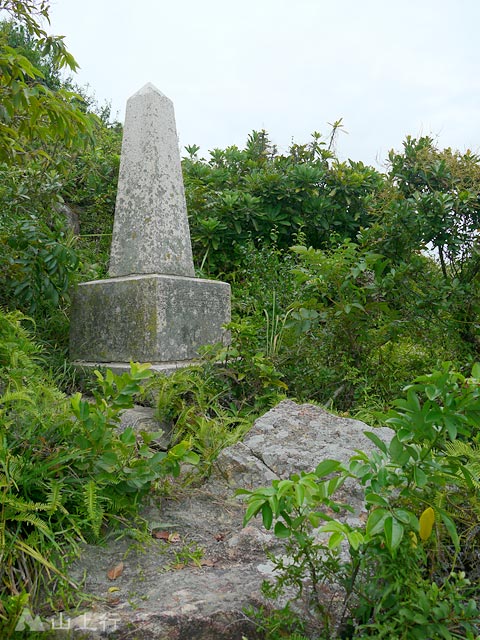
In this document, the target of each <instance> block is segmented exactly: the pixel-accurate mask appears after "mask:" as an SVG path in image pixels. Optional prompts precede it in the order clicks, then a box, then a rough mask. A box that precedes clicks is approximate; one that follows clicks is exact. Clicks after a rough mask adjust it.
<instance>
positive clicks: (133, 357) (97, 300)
mask: <svg viewBox="0 0 480 640" xmlns="http://www.w3.org/2000/svg"><path fill="white" fill-rule="evenodd" d="M229 321H230V285H228V284H227V283H225V282H219V281H216V280H200V279H198V278H189V277H184V276H170V275H157V274H151V275H141V276H138V275H135V276H123V277H119V278H109V279H106V280H95V281H92V282H85V283H82V284H80V285H78V287H77V288H76V290H75V292H74V295H73V298H72V310H71V332H70V354H71V358H72V360H74V363H75V364H79V365H81V366H88V363H96V364H101V363H116V364H117V366H121V367H123V364H124V363H125V364H128V363H129V362H130V361H134V362H151V363H152V364H153V365H157V366H160V368H161V365H162V363H165V364H167V363H170V367H171V366H172V364H173V363H175V364H174V366H175V365H177V366H181V363H182V362H185V363H187V362H188V361H191V360H194V359H195V358H196V357H197V356H198V348H199V347H200V346H202V345H205V344H213V343H216V342H224V343H227V342H228V334H227V333H226V332H225V331H224V330H223V329H222V325H223V324H225V323H227V322H229ZM92 366H93V364H92Z"/></svg>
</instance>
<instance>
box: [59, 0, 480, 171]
mask: <svg viewBox="0 0 480 640" xmlns="http://www.w3.org/2000/svg"><path fill="white" fill-rule="evenodd" d="M479 25H480V2H479V0H396V1H395V2H393V1H389V0H361V1H360V0H358V1H357V0H237V1H236V2H231V1H229V0H168V1H167V0H52V2H51V26H50V28H49V29H48V30H49V32H50V33H52V34H55V35H64V36H66V43H67V46H68V48H69V50H70V52H71V53H72V54H73V55H74V56H75V58H76V59H77V61H78V62H79V64H80V66H81V71H80V73H79V74H78V75H77V77H76V81H77V82H78V83H79V84H82V85H84V84H87V83H88V84H89V85H90V88H91V89H92V90H93V91H94V92H95V94H96V96H97V99H98V100H99V102H100V103H102V102H104V101H105V100H109V101H111V102H112V110H113V114H118V119H119V120H122V121H123V117H124V109H125V102H126V100H127V98H128V97H129V96H130V95H132V94H133V93H135V92H136V91H137V90H138V89H139V88H140V87H141V86H143V85H144V84H145V83H146V82H152V83H153V84H154V85H155V86H157V87H158V89H160V91H162V92H163V93H165V94H166V95H167V96H168V97H169V98H171V99H172V100H173V103H174V106H175V113H176V120H177V129H178V133H179V138H180V144H181V145H182V146H183V145H187V144H198V145H200V146H201V149H202V154H203V155H205V154H206V153H207V151H208V150H209V149H213V148H215V147H220V148H225V147H227V146H229V145H231V144H236V145H238V146H240V147H243V146H244V143H245V141H246V138H247V135H248V134H249V133H250V132H251V131H252V130H253V129H257V130H258V129H263V128H264V129H266V130H267V132H268V133H269V134H270V138H271V140H272V142H274V143H275V144H277V145H278V146H279V148H280V150H286V149H287V148H288V146H289V144H290V143H291V141H292V139H293V140H294V141H295V142H298V143H304V142H308V141H309V140H310V134H311V133H312V132H313V131H319V132H321V133H322V134H324V135H325V136H327V135H328V133H329V126H328V124H327V123H328V122H334V121H335V120H337V119H339V118H343V123H344V126H345V130H346V131H348V135H343V134H342V135H340V136H339V138H338V143H337V151H338V155H339V157H340V158H342V159H346V158H352V159H353V160H362V161H363V162H365V163H368V164H374V165H376V166H381V165H382V164H383V162H384V160H385V159H386V156H387V153H388V150H389V149H391V148H396V149H400V148H401V145H402V141H403V139H404V138H405V136H406V135H408V134H410V135H413V136H417V135H432V136H433V137H435V138H437V139H438V144H439V145H440V146H442V147H444V146H452V147H454V148H457V149H459V150H461V151H464V150H466V149H467V148H470V149H472V150H473V151H475V152H479V151H480V73H479V71H480V65H479V62H480V36H479ZM182 155H183V152H182Z"/></svg>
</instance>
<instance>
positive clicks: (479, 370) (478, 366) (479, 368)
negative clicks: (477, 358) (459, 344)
mask: <svg viewBox="0 0 480 640" xmlns="http://www.w3.org/2000/svg"><path fill="white" fill-rule="evenodd" d="M472 378H475V379H476V380H480V362H475V364H474V365H473V367H472Z"/></svg>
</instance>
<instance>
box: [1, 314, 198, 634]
mask: <svg viewBox="0 0 480 640" xmlns="http://www.w3.org/2000/svg"><path fill="white" fill-rule="evenodd" d="M21 321H22V316H21V315H20V314H18V313H17V314H10V315H7V314H4V313H1V314H0V380H1V383H0V488H1V494H0V497H1V505H0V542H1V544H0V553H1V571H0V598H1V601H2V603H5V609H6V610H8V606H7V604H8V603H7V600H8V598H10V597H14V596H15V595H16V594H21V593H22V592H23V591H25V592H27V593H29V594H30V596H31V598H35V597H36V596H37V595H38V591H39V587H40V586H41V585H42V582H43V580H44V575H45V574H44V572H45V571H47V575H48V574H50V575H52V576H56V577H55V580H57V579H58V580H63V581H67V578H66V576H65V574H64V564H65V561H66V554H68V552H69V550H71V549H72V547H73V549H75V548H76V546H77V544H78V541H79V540H82V539H84V538H85V537H87V538H91V537H93V538H98V537H99V536H101V535H102V531H103V528H104V526H105V525H106V524H108V523H110V524H115V523H117V524H119V523H122V522H124V521H125V518H126V517H128V516H130V517H131V516H136V515H137V513H138V506H139V501H140V499H141V498H142V497H143V496H145V495H146V494H147V493H148V492H149V490H150V489H151V487H153V486H154V485H155V483H156V482H157V481H158V480H159V479H161V478H164V477H165V476H167V475H172V476H176V475H178V473H179V471H180V464H181V463H196V462H197V461H198V457H197V455H196V454H194V453H193V452H191V451H190V449H189V446H188V443H187V442H179V443H178V444H177V445H176V446H174V447H173V448H171V449H170V450H169V451H167V452H165V451H159V450H157V449H156V446H155V442H154V441H155V437H156V435H158V434H154V433H153V434H152V433H143V432H142V433H140V434H139V436H138V437H137V435H136V434H135V433H134V432H133V431H132V429H126V430H125V431H123V432H122V433H118V431H117V430H116V426H117V425H118V422H119V416H120V413H121V412H122V411H123V410H124V409H127V408H129V407H132V406H133V402H134V398H135V396H136V395H137V394H139V393H140V392H141V391H142V382H143V381H144V380H146V379H148V378H149V377H150V375H151V373H150V372H149V371H148V367H149V365H135V364H132V365H131V371H130V373H125V374H123V375H121V376H114V375H113V374H112V373H111V372H110V371H107V373H106V374H105V375H103V374H101V373H100V372H97V379H98V391H96V392H95V398H94V401H93V402H91V403H90V402H87V401H86V400H84V399H82V397H81V394H80V393H78V394H76V395H74V396H73V397H72V398H71V400H70V402H69V401H68V399H67V398H66V397H65V396H64V395H63V394H61V393H60V392H59V391H57V390H56V389H55V388H54V386H53V385H52V383H51V382H50V381H49V380H48V378H47V377H46V376H45V374H44V373H43V371H42V368H41V366H40V360H37V358H39V357H40V355H39V349H38V347H37V346H36V345H35V344H34V343H33V342H32V341H31V339H30V337H29V334H28V332H27V331H26V329H24V328H23V327H22V325H21ZM0 618H1V616H0ZM4 622H5V624H9V621H8V620H4ZM10 622H11V621H10Z"/></svg>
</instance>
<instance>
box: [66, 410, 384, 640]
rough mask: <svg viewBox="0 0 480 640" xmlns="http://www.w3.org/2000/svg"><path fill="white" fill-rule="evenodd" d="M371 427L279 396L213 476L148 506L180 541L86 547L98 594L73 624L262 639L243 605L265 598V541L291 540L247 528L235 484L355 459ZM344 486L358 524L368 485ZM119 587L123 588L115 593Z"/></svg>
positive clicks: (85, 562) (113, 630)
mask: <svg viewBox="0 0 480 640" xmlns="http://www.w3.org/2000/svg"><path fill="white" fill-rule="evenodd" d="M366 429H368V427H366V425H364V424H363V423H361V422H359V421H356V420H348V419H345V418H339V417H337V416H334V415H331V414H329V413H328V412H326V411H324V410H323V409H321V408H320V407H317V406H313V405H297V404H295V403H294V402H291V401H284V402H282V403H280V404H279V405H278V406H277V407H276V408H274V409H272V410H271V411H269V412H268V413H267V414H266V415H265V416H263V417H262V418H260V419H259V420H257V422H256V423H255V425H254V426H253V428H252V429H251V431H250V432H249V434H248V435H247V437H246V438H245V439H244V441H243V442H241V443H237V444H236V445H234V446H232V447H229V448H228V449H225V450H224V451H223V452H222V454H221V455H220V456H219V458H218V464H217V465H216V468H215V470H214V472H213V474H212V477H211V478H210V479H209V480H208V481H207V482H205V483H203V484H202V485H201V486H199V487H196V488H192V487H190V488H189V487H187V488H186V489H184V490H183V491H181V492H180V493H178V492H174V493H173V495H172V498H171V499H162V501H161V502H160V503H159V504H158V505H152V506H150V507H149V508H148V509H146V510H145V517H146V518H147V520H148V522H149V523H150V527H151V529H152V530H154V531H164V532H165V531H166V532H171V533H172V534H178V536H175V535H174V536H172V541H170V542H166V541H164V540H159V539H152V544H151V546H150V547H149V548H147V549H146V551H145V553H141V552H138V551H136V550H135V547H134V546H133V545H132V546H131V547H130V549H129V543H128V542H127V541H126V540H122V541H119V542H118V541H117V542H114V541H111V542H110V543H109V544H108V545H107V546H106V547H102V548H99V547H87V548H86V549H85V553H84V555H83V557H82V559H81V560H80V561H79V562H77V564H76V565H75V566H74V567H73V569H72V577H74V578H76V579H78V580H81V579H82V577H84V578H85V583H84V587H83V588H84V590H86V591H87V592H90V593H93V594H94V595H96V596H97V597H98V598H99V600H98V601H97V602H96V603H95V606H94V607H93V608H92V609H90V610H89V611H86V612H84V613H82V614H81V615H77V616H76V617H75V618H74V619H72V620H71V621H70V627H71V628H73V627H76V628H77V629H78V633H79V634H84V635H83V636H81V637H85V638H100V637H110V638H132V639H133V638H135V639H137V640H141V639H143V638H145V639H152V640H154V639H155V640H157V639H158V640H195V639H204V640H207V639H208V640H241V639H242V636H245V637H246V638H248V640H254V639H255V638H256V637H257V636H256V630H255V626H254V624H253V623H252V622H251V621H250V620H249V619H248V618H247V617H246V616H245V614H244V612H243V610H244V607H247V606H249V605H258V604H260V603H262V602H263V599H262V597H261V593H260V586H261V583H262V581H263V580H264V579H265V578H270V577H271V575H272V565H271V563H270V562H269V561H268V560H267V559H266V556H265V550H272V551H275V552H281V549H282V547H281V546H280V545H279V542H278V541H277V540H276V539H275V538H274V537H273V535H272V534H271V533H270V532H268V531H265V529H263V527H262V525H261V523H260V521H259V519H258V518H257V520H256V521H254V522H251V523H250V524H249V525H248V526H247V527H246V528H244V529H242V518H243V512H244V507H243V505H242V503H241V502H240V501H239V500H238V499H235V498H233V497H232V495H233V490H234V489H235V488H237V487H247V488H254V487H258V486H263V485H267V484H269V483H270V481H271V479H272V478H275V477H282V478H285V477H288V476H289V475H290V474H291V473H294V472H297V471H299V470H301V469H304V470H311V469H313V468H315V466H316V465H317V464H318V463H319V462H321V461H322V460H323V459H326V458H338V459H340V460H343V461H346V460H348V458H349V457H350V456H351V455H352V454H353V453H354V451H355V449H356V448H361V449H363V450H365V451H370V450H372V449H373V448H374V447H373V444H372V443H371V441H370V440H368V439H367V438H366V437H365V436H363V433H362V432H363V431H364V430H366ZM375 431H376V433H377V434H378V435H379V436H380V437H381V438H382V439H384V440H385V441H388V440H389V439H390V438H391V435H392V432H391V431H390V430H389V429H376V430H375ZM344 492H345V493H344V495H343V496H342V498H343V499H344V500H348V501H349V502H350V503H351V504H352V505H353V506H354V507H355V508H356V509H357V513H355V514H353V515H352V516H346V517H345V519H346V520H347V521H350V522H353V523H356V522H357V518H358V517H360V515H361V513H360V510H361V501H360V495H361V491H359V490H358V489H357V488H352V489H351V491H350V492H348V490H347V489H344ZM177 538H178V539H177ZM185 545H190V550H191V551H195V549H197V548H200V549H202V550H203V559H202V561H201V562H202V563H203V565H202V566H200V567H198V566H195V565H192V564H191V563H189V558H188V554H187V555H185V554H184V555H183V556H182V549H183V550H184V551H185V549H186V546H185ZM120 561H123V563H124V570H123V573H122V575H121V576H119V577H118V578H117V579H116V580H115V581H112V580H109V579H108V577H107V572H108V570H109V569H111V568H112V567H114V566H116V565H117V564H118V563H119V562H120ZM185 565H186V566H185ZM111 587H114V588H116V589H118V590H117V591H115V592H113V593H112V592H109V589H110V588H111ZM329 597H331V594H330V596H329ZM86 627H89V629H87V628H86ZM58 635H59V637H60V636H61V633H60V632H59V634H58ZM63 637H65V635H63Z"/></svg>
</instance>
